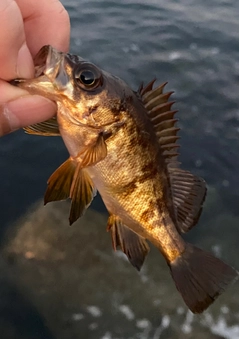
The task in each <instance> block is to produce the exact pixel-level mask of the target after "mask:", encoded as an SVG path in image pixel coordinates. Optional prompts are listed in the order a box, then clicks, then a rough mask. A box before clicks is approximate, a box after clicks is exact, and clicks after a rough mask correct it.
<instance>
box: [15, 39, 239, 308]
mask: <svg viewBox="0 0 239 339" xmlns="http://www.w3.org/2000/svg"><path fill="white" fill-rule="evenodd" d="M154 82H155V81H152V82H150V83H149V84H148V85H147V86H145V87H144V86H143V85H141V86H140V87H139V89H138V91H137V92H134V91H132V90H131V89H130V87H129V86H127V85H126V83H124V82H123V81H122V80H121V79H119V78H117V77H116V76H113V75H111V74H109V73H107V72H105V71H103V70H101V69H100V68H98V67H96V66H95V65H94V64H92V63H90V62H88V61H85V60H83V59H82V58H80V57H79V56H76V55H71V54H66V53H61V52H58V51H57V50H55V49H54V48H52V47H51V46H44V47H43V48H42V49H41V50H40V51H39V53H38V55H37V56H36V58H35V78H34V79H31V80H28V79H15V80H12V81H11V83H12V84H14V85H16V86H19V87H21V88H24V89H27V90H28V91H29V93H31V94H39V95H42V96H44V97H47V98H49V99H50V100H53V101H55V102H56V103H57V107H58V108H57V114H56V117H55V118H52V119H50V120H48V121H46V122H43V123H39V124H36V125H32V126H29V127H28V128H26V131H27V132H28V133H30V134H39V135H46V136H53V135H61V137H62V138H63V141H64V143H65V145H66V147H67V149H68V151H69V154H70V157H69V159H68V160H66V161H65V162H64V163H63V164H62V165H61V166H60V167H59V168H58V169H57V170H56V171H55V172H54V173H53V174H52V176H51V177H50V178H49V180H48V188H47V191H46V194H45V203H47V202H49V201H56V200H64V199H67V198H70V199H71V212H70V219H69V220H70V224H72V223H73V222H74V221H75V220H76V219H78V218H79V217H80V216H81V215H82V214H83V213H84V211H85V210H86V208H87V207H88V206H89V205H90V203H91V201H92V199H93V197H94V196H95V194H96V191H97V190H98V191H99V193H100V195H101V197H102V199H103V201H104V204H105V206H106V208H107V210H108V212H109V219H108V225H107V229H108V230H109V231H110V232H111V237H112V242H113V247H114V248H115V249H116V247H120V248H121V249H122V251H123V252H124V253H125V254H126V255H127V256H128V258H129V260H130V262H131V263H132V265H133V266H135V267H136V268H137V269H140V268H141V266H142V264H143V261H144V258H145V256H146V255H147V253H148V251H149V246H148V243H147V240H148V241H150V242H151V243H152V244H153V245H154V246H156V247H157V248H158V249H159V250H160V252H161V253H162V255H163V256H164V258H165V260H166V262H167V264H168V266H169V268H170V271H171V274H172V277H173V280H174V282H175V284H176V287H177V289H178V291H179V292H180V293H181V295H182V297H183V299H184V301H185V303H186V304H187V306H188V307H189V308H190V310H191V311H192V312H194V313H201V312H202V311H204V310H205V309H206V308H207V307H208V306H209V305H210V304H211V303H212V302H213V301H214V300H215V299H216V298H217V297H218V296H219V295H220V294H221V293H222V292H223V291H224V289H225V288H226V287H227V285H228V284H230V283H231V282H232V281H234V280H235V278H236V277H237V272H236V270H234V269H233V268H232V267H230V266H228V265H227V264H225V263H224V262H222V261H221V260H219V259H217V258H215V257H214V256H213V255H212V254H210V253H208V252H205V251H203V250H201V249H199V248H197V247H195V246H193V245H191V244H189V243H187V242H185V241H184V240H183V238H182V237H181V233H184V232H187V231H188V230H190V229H191V228H192V227H193V226H194V225H195V224H196V223H197V221H198V218H199V216H200V213H201V210H202V204H203V201H204V198H205V195H206V185H205V182H204V180H203V179H201V178H198V177H196V176H195V175H193V174H191V173H190V172H188V171H185V170H183V169H181V168H180V166H179V163H178V160H177V157H178V153H177V149H178V147H179V146H178V145H177V143H176V142H177V140H178V138H179V137H178V135H177V132H178V130H179V129H178V128H177V127H176V122H177V120H176V119H175V118H174V115H175V113H176V111H175V110H172V105H173V102H170V101H169V97H170V95H171V94H172V92H168V93H163V89H164V87H165V84H163V85H161V86H158V87H155V88H154Z"/></svg>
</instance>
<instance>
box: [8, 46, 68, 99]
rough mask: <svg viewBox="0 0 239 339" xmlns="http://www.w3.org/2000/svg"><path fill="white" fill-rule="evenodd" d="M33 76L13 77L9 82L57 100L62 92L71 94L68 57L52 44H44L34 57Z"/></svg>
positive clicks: (32, 92)
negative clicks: (27, 77) (24, 77)
mask: <svg viewBox="0 0 239 339" xmlns="http://www.w3.org/2000/svg"><path fill="white" fill-rule="evenodd" d="M34 64H35V78H33V79H14V80H12V81H11V82H10V83H11V84H12V85H14V86H17V87H20V88H23V89H26V90H27V91H28V92H29V93H30V94H38V95H42V96H44V97H46V98H48V99H50V100H53V101H58V100H59V98H60V96H62V94H63V92H64V94H65V95H66V94H67V95H68V97H71V96H72V92H73V88H72V84H71V77H70V74H71V73H70V71H71V70H70V69H69V68H70V67H72V65H70V64H69V58H67V56H66V54H64V53H61V52H58V51H57V50H56V49H55V48H53V47H52V46H44V47H42V48H41V49H40V51H39V52H38V54H37V55H36V57H35V59H34Z"/></svg>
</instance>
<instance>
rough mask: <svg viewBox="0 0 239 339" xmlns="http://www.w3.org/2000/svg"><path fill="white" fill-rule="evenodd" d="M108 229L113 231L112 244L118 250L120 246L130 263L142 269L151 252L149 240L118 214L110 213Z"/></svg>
mask: <svg viewBox="0 0 239 339" xmlns="http://www.w3.org/2000/svg"><path fill="white" fill-rule="evenodd" d="M107 230H108V231H110V232H111V239H112V246H113V249H114V250H115V251H116V249H117V247H120V248H121V250H122V252H123V253H125V254H126V256H127V257H128V259H129V261H130V263H131V264H132V265H133V266H134V267H135V268H136V269H137V270H138V271H140V269H141V267H142V265H143V263H144V260H145V257H146V255H147V254H148V252H149V246H148V244H147V241H146V240H145V239H144V238H142V237H140V236H139V235H138V234H136V233H134V232H133V231H131V230H130V229H129V228H128V227H127V226H125V225H124V224H123V223H122V221H121V219H120V218H119V217H118V216H116V215H113V214H112V215H110V216H109V219H108V223H107Z"/></svg>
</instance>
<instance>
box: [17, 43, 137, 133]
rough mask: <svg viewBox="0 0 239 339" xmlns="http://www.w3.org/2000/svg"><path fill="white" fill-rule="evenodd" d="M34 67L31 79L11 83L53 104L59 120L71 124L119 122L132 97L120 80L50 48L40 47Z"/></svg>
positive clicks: (76, 58) (78, 58) (130, 91)
mask: <svg viewBox="0 0 239 339" xmlns="http://www.w3.org/2000/svg"><path fill="white" fill-rule="evenodd" d="M34 64H35V78H34V79H15V80H13V81H12V82H11V83H12V84H14V85H16V86H19V87H21V88H24V89H26V90H28V91H29V92H30V93H31V94H39V95H42V96H44V97H47V98H49V99H50V100H53V101H55V102H56V103H57V104H58V113H59V114H60V115H62V116H63V120H64V119H65V120H67V121H68V122H70V123H72V124H76V125H81V126H82V125H84V126H89V127H92V128H104V127H105V126H109V125H111V124H112V123H114V122H116V121H120V120H121V119H123V112H124V111H125V109H126V106H127V102H130V98H132V96H133V95H134V92H133V91H132V90H131V89H130V88H129V87H128V86H127V85H126V84H125V83H124V82H123V81H122V80H121V79H119V78H117V77H115V76H113V75H111V74H109V73H107V72H105V71H103V70H101V69H100V68H98V67H97V66H95V65H94V64H93V63H91V62H88V61H86V60H84V59H82V58H81V57H79V56H76V55H72V54H68V53H62V52H59V51H57V50H56V49H55V48H53V47H52V46H44V47H42V48H41V50H40V51H39V52H38V54H37V55H36V57H35V59H34ZM59 108H60V109H59Z"/></svg>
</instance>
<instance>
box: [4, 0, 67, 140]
mask: <svg viewBox="0 0 239 339" xmlns="http://www.w3.org/2000/svg"><path fill="white" fill-rule="evenodd" d="M69 39H70V21H69V16H68V13H67V12H66V10H65V9H64V7H63V5H62V4H61V3H60V1H58V0H41V1H36V0H15V1H14V0H0V136H2V135H4V134H7V133H10V132H12V131H14V130H17V129H19V128H21V127H24V126H27V125H31V124H34V123H38V122H41V121H44V120H47V119H49V118H51V117H52V116H53V115H54V114H55V112H56V105H55V104H54V103H53V102H51V101H50V100H48V99H46V98H43V97H40V96H38V95H29V94H28V92H27V91H25V90H22V89H20V88H17V87H14V86H12V85H10V84H9V83H8V82H7V80H11V79H15V78H31V77H33V75H34V66H33V59H32V58H33V57H34V56H35V55H36V53H37V52H38V51H39V49H40V48H41V47H42V46H43V45H52V46H53V47H55V48H57V49H58V50H61V51H63V52H66V51H67V50H68V48H69Z"/></svg>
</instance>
